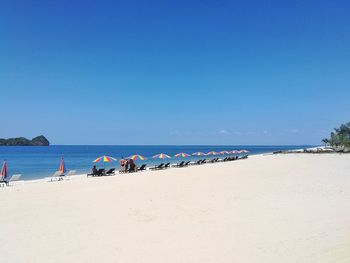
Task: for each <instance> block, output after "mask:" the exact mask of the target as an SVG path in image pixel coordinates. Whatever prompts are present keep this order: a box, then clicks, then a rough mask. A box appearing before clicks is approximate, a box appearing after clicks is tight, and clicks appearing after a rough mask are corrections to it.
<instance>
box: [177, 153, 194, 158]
mask: <svg viewBox="0 0 350 263" xmlns="http://www.w3.org/2000/svg"><path fill="white" fill-rule="evenodd" d="M189 156H191V155H189V154H187V153H178V154H175V157H189Z"/></svg>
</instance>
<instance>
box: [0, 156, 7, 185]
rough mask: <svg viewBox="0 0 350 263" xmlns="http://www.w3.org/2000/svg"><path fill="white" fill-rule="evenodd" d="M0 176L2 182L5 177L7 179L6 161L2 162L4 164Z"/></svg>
mask: <svg viewBox="0 0 350 263" xmlns="http://www.w3.org/2000/svg"><path fill="white" fill-rule="evenodd" d="M0 175H1V179H2V180H5V179H6V177H7V164H6V161H4V163H3V164H2V168H1V173H0Z"/></svg>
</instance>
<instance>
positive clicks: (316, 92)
mask: <svg viewBox="0 0 350 263" xmlns="http://www.w3.org/2000/svg"><path fill="white" fill-rule="evenodd" d="M30 2H31V1H15V0H3V1H1V2H0V89H1V105H0V107H1V111H0V123H1V126H0V137H10V136H26V137H33V136H36V135H39V134H44V135H46V136H47V137H48V138H49V139H50V141H51V142H52V143H53V144H317V143H319V142H320V139H321V138H323V137H325V136H327V135H328V133H329V132H330V131H331V129H332V128H334V127H335V126H338V125H339V124H340V123H342V122H345V121H350V119H349V117H350V114H349V112H350V102H349V98H350V15H349V14H350V2H349V1H347V0H340V1H338V0H335V1H329V0H327V1H323V0H318V1H295V0H294V1H279V0H276V1H260V0H256V1H32V3H30Z"/></svg>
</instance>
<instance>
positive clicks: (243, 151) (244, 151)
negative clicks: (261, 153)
mask: <svg viewBox="0 0 350 263" xmlns="http://www.w3.org/2000/svg"><path fill="white" fill-rule="evenodd" d="M241 152H242V153H249V151H248V150H242V151H241Z"/></svg>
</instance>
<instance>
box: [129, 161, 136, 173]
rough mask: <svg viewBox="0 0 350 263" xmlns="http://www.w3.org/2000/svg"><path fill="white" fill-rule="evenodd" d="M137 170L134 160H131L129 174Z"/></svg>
mask: <svg viewBox="0 0 350 263" xmlns="http://www.w3.org/2000/svg"><path fill="white" fill-rule="evenodd" d="M135 170H136V165H135V162H134V160H133V159H130V160H129V172H130V173H131V172H135Z"/></svg>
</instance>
